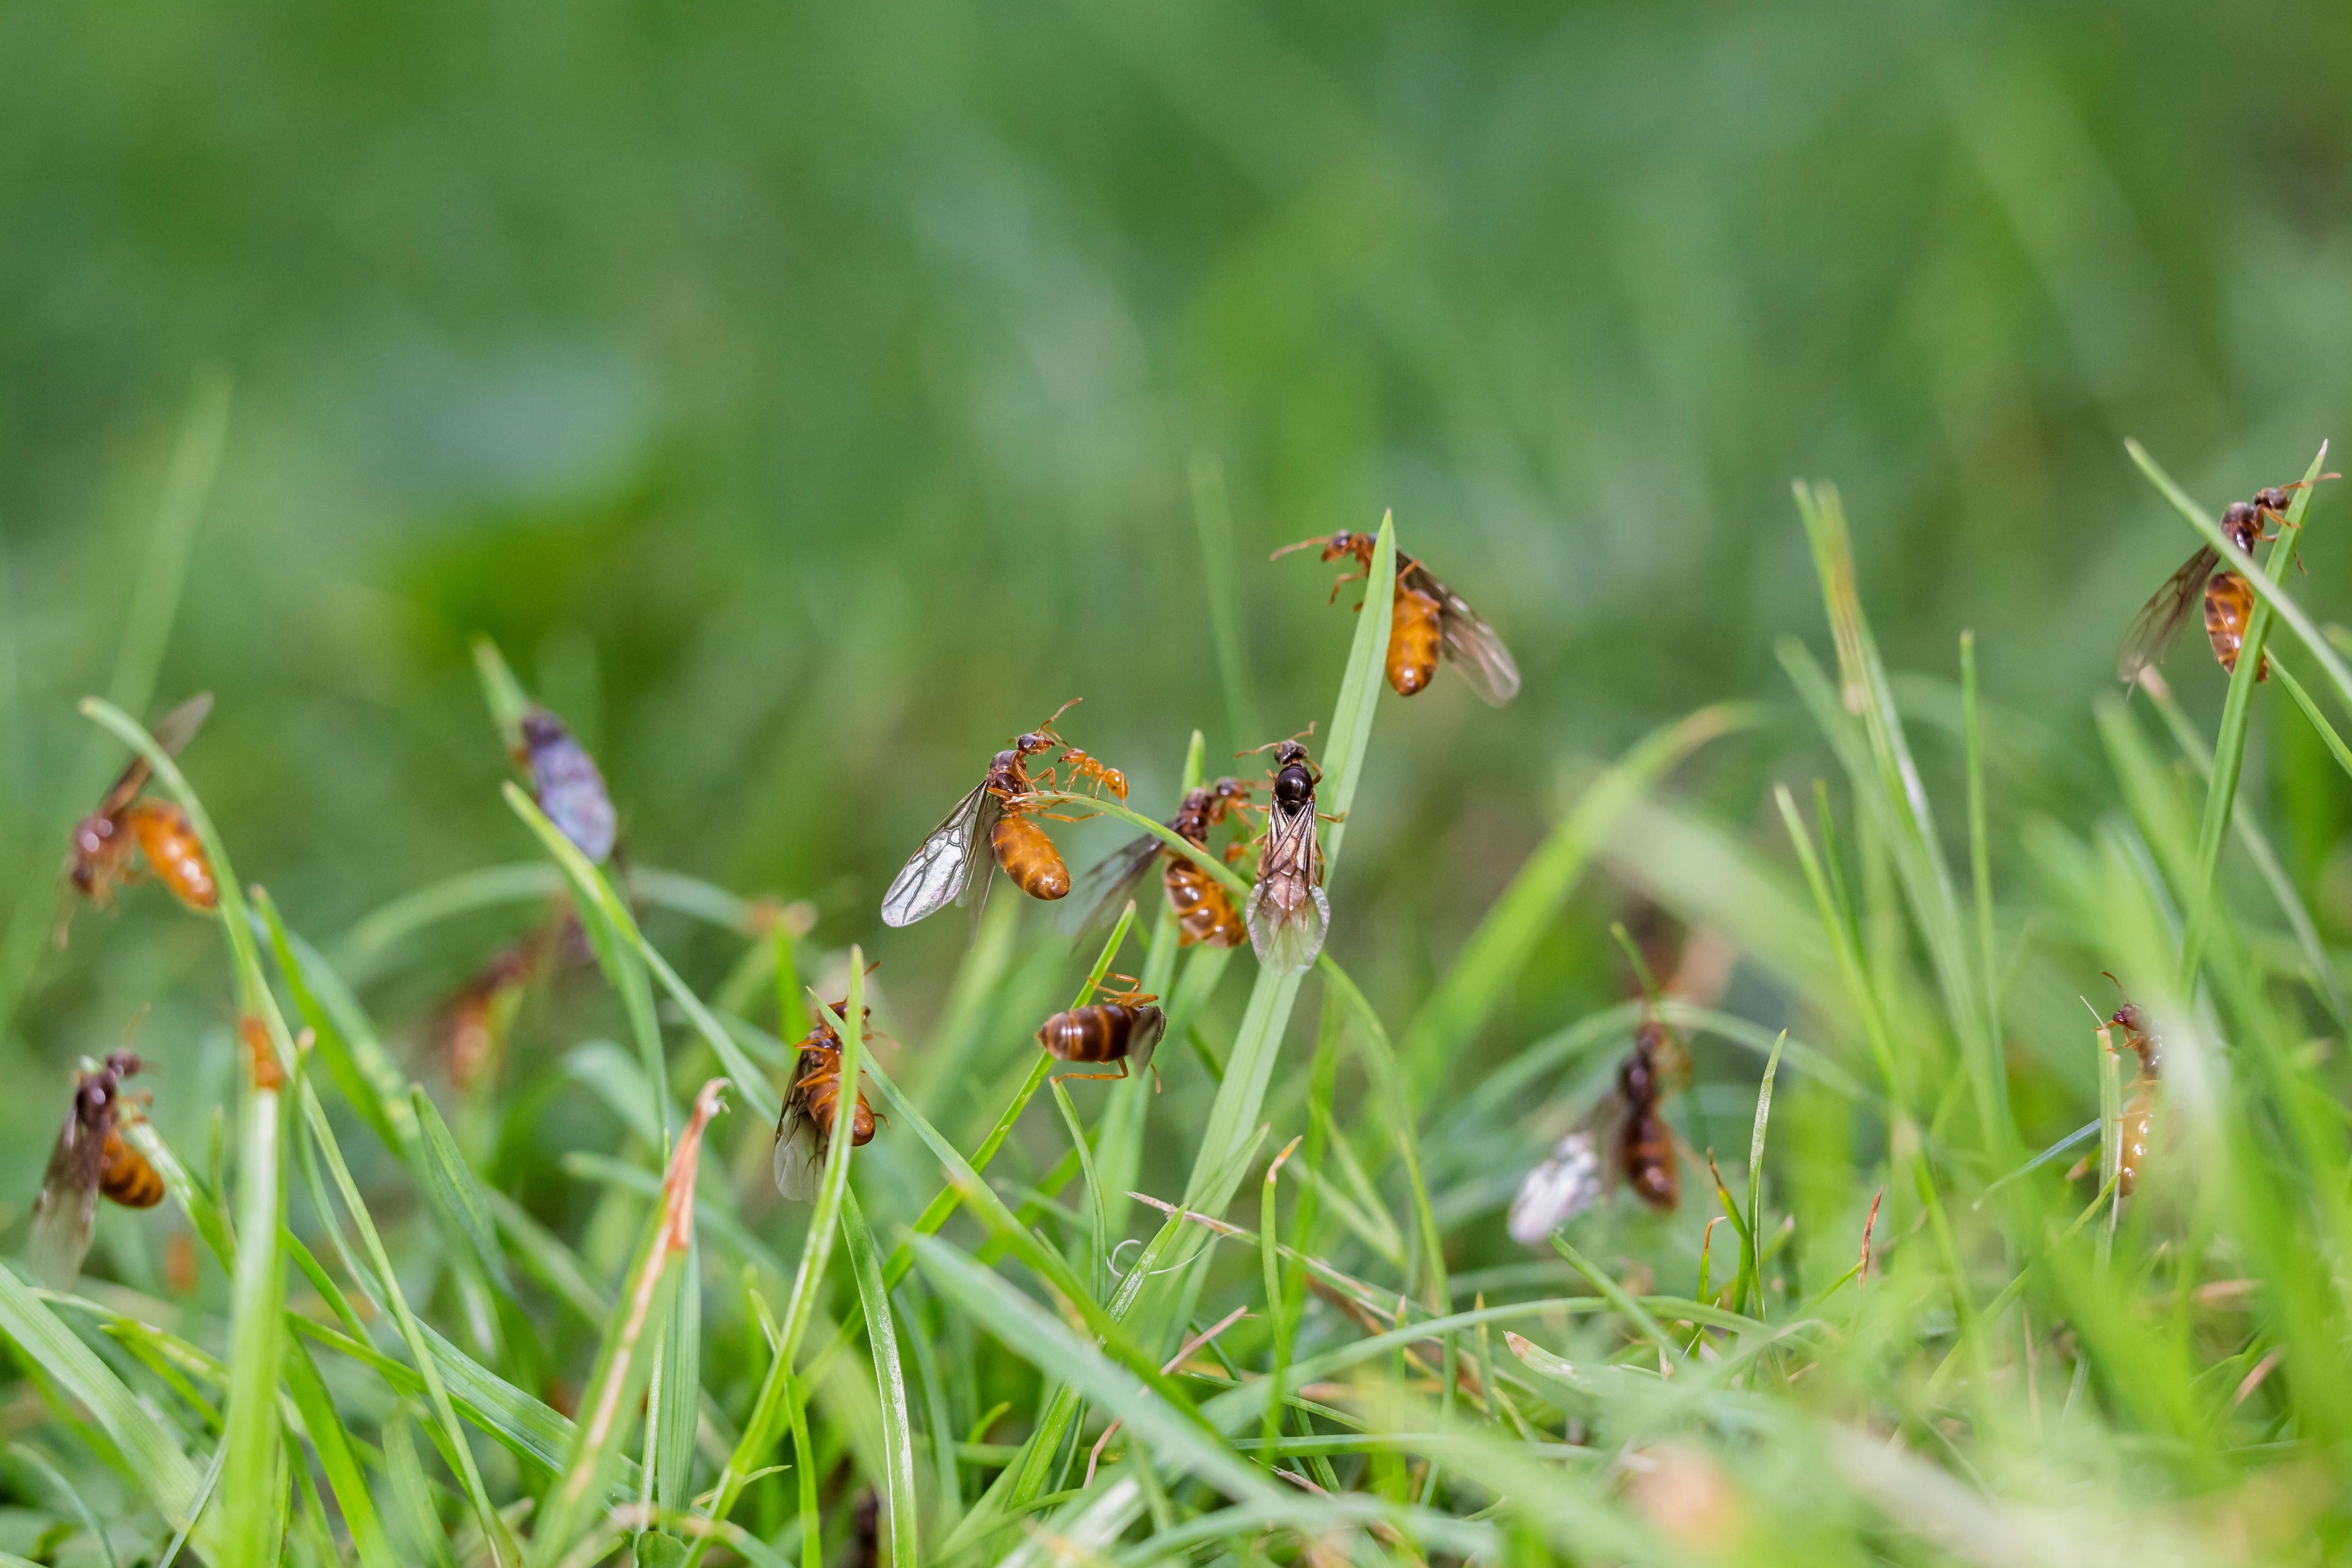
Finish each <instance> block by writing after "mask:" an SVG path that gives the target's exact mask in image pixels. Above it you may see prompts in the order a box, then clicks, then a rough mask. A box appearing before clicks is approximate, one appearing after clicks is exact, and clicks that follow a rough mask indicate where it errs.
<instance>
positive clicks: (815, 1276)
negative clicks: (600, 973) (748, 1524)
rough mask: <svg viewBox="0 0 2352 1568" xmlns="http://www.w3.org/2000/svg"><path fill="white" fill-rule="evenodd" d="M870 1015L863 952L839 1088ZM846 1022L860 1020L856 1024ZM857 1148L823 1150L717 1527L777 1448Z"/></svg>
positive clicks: (859, 1062)
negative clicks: (788, 1286)
mask: <svg viewBox="0 0 2352 1568" xmlns="http://www.w3.org/2000/svg"><path fill="white" fill-rule="evenodd" d="M865 1007H866V955H865V950H864V949H862V948H859V947H852V948H851V949H850V950H849V994H848V995H847V997H846V998H845V1000H844V1002H843V1005H842V1009H841V1012H840V1013H839V1014H838V1015H835V1018H834V1023H835V1028H836V1029H837V1030H839V1032H840V1035H841V1081H842V1083H843V1084H844V1086H848V1085H852V1084H855V1083H856V1082H857V1081H858V1079H859V1074H860V1073H861V1071H862V1070H863V1068H864V1064H865V1057H866V1030H865V1028H864V1027H863V1025H862V1019H863V1017H864V1015H865ZM849 1020H861V1022H859V1023H852V1022H849ZM852 1147H854V1144H853V1142H852V1141H851V1140H850V1139H847V1138H834V1139H831V1140H829V1141H828V1142H826V1145H825V1152H824V1174H823V1175H821V1176H820V1177H819V1178H818V1180H817V1190H816V1199H815V1202H814V1204H813V1205H811V1208H810V1214H809V1228H808V1235H807V1237H806V1238H805V1239H804V1240H803V1242H802V1244H801V1260H800V1266H799V1268H798V1269H797V1271H796V1272H795V1273H794V1274H793V1286H792V1293H791V1294H790V1295H789V1296H787V1297H786V1298H785V1300H784V1315H783V1320H782V1323H781V1324H780V1325H779V1327H778V1330H777V1338H776V1353H775V1359H774V1361H773V1362H772V1363H771V1365H770V1368H769V1374H768V1377H767V1379H766V1381H765V1382H764V1383H763V1384H761V1388H760V1393H759V1395H758V1397H757V1398H756V1399H755V1400H754V1402H753V1404H752V1407H751V1416H750V1418H749V1419H747V1420H746V1421H745V1422H744V1423H743V1436H742V1438H741V1440H740V1442H738V1443H737V1444H736V1446H735V1451H734V1452H733V1453H732V1454H731V1455H730V1456H729V1458H728V1460H727V1464H726V1466H725V1468H722V1469H721V1470H720V1472H719V1479H718V1482H717V1484H716V1485H715V1486H713V1487H712V1489H711V1492H710V1502H709V1506H708V1507H707V1508H705V1509H704V1510H703V1511H702V1516H701V1517H702V1518H704V1519H705V1520H708V1521H712V1522H714V1523H717V1522H723V1521H725V1520H726V1519H727V1517H728V1515H729V1514H730V1512H731V1511H732V1510H733V1509H734V1507H735V1500H736V1499H737V1498H739V1497H740V1496H741V1495H742V1490H743V1487H744V1484H745V1479H746V1478H747V1477H749V1476H750V1475H751V1472H752V1471H753V1470H755V1469H757V1468H759V1467H760V1466H761V1463H762V1462H764V1461H765V1459H766V1458H767V1455H768V1452H769V1450H770V1449H772V1447H775V1442H776V1438H777V1436H778V1435H779V1430H780V1428H781V1427H782V1424H783V1422H784V1421H785V1419H786V1418H787V1415H788V1412H787V1411H786V1410H785V1408H784V1394H785V1384H786V1382H787V1379H788V1377H789V1375H790V1374H791V1373H792V1372H793V1367H794V1365H795V1363H796V1362H797V1360H798V1358H799V1355H800V1347H801V1341H802V1340H803V1338H804V1337H805V1336H806V1335H807V1333H808V1330H809V1324H810V1321H812V1320H813V1319H814V1316H815V1312H816V1298H817V1292H818V1291H819V1290H821V1289H823V1288H824V1271H825V1266H826V1264H827V1263H829V1262H830V1261H831V1260H832V1258H833V1244H834V1238H835V1235H836V1234H837V1233H838V1230H839V1228H840V1217H841V1209H842V1204H843V1202H844V1200H845V1197H846V1195H847V1194H848V1191H849V1153H850V1150H851V1149H852ZM709 1539H710V1538H709V1536H708V1535H707V1534H706V1535H698V1537H697V1538H696V1540H695V1542H694V1543H693V1545H692V1546H690V1547H689V1548H688V1552H687V1563H688V1565H689V1568H690V1565H691V1564H693V1563H698V1562H700V1561H701V1560H702V1553H703V1552H704V1551H705V1550H706V1549H707V1546H708V1542H709Z"/></svg>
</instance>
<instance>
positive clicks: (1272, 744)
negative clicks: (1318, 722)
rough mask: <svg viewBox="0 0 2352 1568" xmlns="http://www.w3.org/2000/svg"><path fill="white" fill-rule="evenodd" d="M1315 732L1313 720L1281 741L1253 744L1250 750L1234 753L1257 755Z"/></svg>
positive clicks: (1240, 755)
mask: <svg viewBox="0 0 2352 1568" xmlns="http://www.w3.org/2000/svg"><path fill="white" fill-rule="evenodd" d="M1313 733H1315V725H1314V723H1313V721H1308V723H1307V728H1305V729H1304V730H1301V731H1298V733H1297V734H1296V735H1286V736H1284V737H1283V738H1282V740H1280V741H1268V742H1266V743H1265V745H1263V746H1252V747H1251V748H1250V749H1249V750H1248V751H1246V752H1234V756H1236V757H1255V756H1256V755H1257V754H1258V753H1260V752H1270V751H1272V750H1274V749H1275V748H1276V746H1279V745H1282V744H1283V743H1284V742H1288V741H1303V740H1305V739H1307V736H1309V735H1312V734H1313Z"/></svg>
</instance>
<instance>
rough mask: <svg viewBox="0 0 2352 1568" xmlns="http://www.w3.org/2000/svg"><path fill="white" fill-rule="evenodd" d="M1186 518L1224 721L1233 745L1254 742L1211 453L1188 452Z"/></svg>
mask: <svg viewBox="0 0 2352 1568" xmlns="http://www.w3.org/2000/svg"><path fill="white" fill-rule="evenodd" d="M1191 478H1192V521H1193V524H1194V526H1195V527H1196V528H1197V529H1198V530H1199V531H1200V535H1201V589H1202V593H1203V594H1204V595H1207V597H1208V601H1209V632H1210V636H1211V637H1212V638H1213V640H1214V641H1215V643H1216V645H1217V675H1218V678H1219V679H1220V680H1221V681H1222V682H1223V686H1224V689H1225V721H1226V722H1227V723H1229V724H1231V725H1232V726H1233V734H1234V743H1235V744H1236V745H1249V744H1252V743H1254V742H1255V741H1256V740H1257V739H1258V737H1259V736H1260V735H1261V734H1262V733H1263V731H1260V730H1259V728H1258V722H1257V688H1256V687H1255V684H1253V683H1252V681H1251V680H1250V668H1249V645H1248V644H1247V643H1246V642H1244V640H1243V638H1242V616H1241V591H1240V590H1239V589H1238V588H1237V587H1236V586H1235V585H1234V514H1233V509H1232V508H1231V507H1230V506H1229V505H1228V504H1227V502H1226V497H1225V468H1224V465H1223V463H1220V462H1219V461H1218V460H1217V455H1216V454H1215V453H1213V452H1211V451H1207V450H1202V451H1198V452H1195V453H1193V454H1192V469H1191Z"/></svg>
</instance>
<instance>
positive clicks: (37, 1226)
mask: <svg viewBox="0 0 2352 1568" xmlns="http://www.w3.org/2000/svg"><path fill="white" fill-rule="evenodd" d="M112 1126H113V1116H112V1112H111V1110H110V1107H108V1105H107V1101H104V1100H101V1101H100V1106H99V1107H90V1106H89V1105H88V1104H87V1103H86V1101H85V1100H84V1098H83V1097H81V1096H80V1095H79V1092H77V1096H76V1099H75V1101H74V1109H73V1110H71V1111H69V1112H68V1113H67V1116H66V1124H65V1126H64V1127H63V1128H62V1129H61V1130H59V1131H58V1141H57V1144H56V1146H55V1147H54V1148H52V1149H51V1150H50V1151H49V1166H48V1170H47V1173H45V1174H44V1175H43V1176H42V1178H41V1192H40V1195H39V1196H38V1197H37V1198H35V1199H34V1200H33V1229H32V1235H31V1237H30V1238H29V1239H28V1241H27V1243H26V1252H27V1254H28V1255H29V1256H30V1258H31V1260H32V1265H33V1277H34V1279H37V1280H38V1281H39V1282H40V1283H41V1284H43V1285H46V1286H47V1287H48V1288H49V1289H52V1290H69V1289H72V1288H73V1283H74V1281H75V1280H76V1279H79V1278H80V1276H81V1260H82V1259H83V1258H86V1257H88V1256H89V1230H90V1225H91V1223H92V1222H93V1221H94V1220H95V1219H96V1218H97V1217H98V1178H99V1172H100V1165H101V1163H102V1162H103V1160H104V1158H105V1153H106V1136H107V1133H108V1132H109V1131H111V1130H112Z"/></svg>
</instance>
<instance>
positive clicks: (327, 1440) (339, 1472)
mask: <svg viewBox="0 0 2352 1568" xmlns="http://www.w3.org/2000/svg"><path fill="white" fill-rule="evenodd" d="M286 1393H287V1396H288V1397H289V1398H290V1399H291V1400H292V1401H293V1402H294V1408H295V1409H296V1410H298V1411H299V1412H300V1413H301V1416H302V1426H303V1428H304V1429H305V1430H306V1431H308V1432H309V1433H310V1446H311V1447H313V1448H315V1449H317V1450H318V1454H319V1468H320V1469H322V1470H324V1471H325V1472H326V1475H327V1484H328V1486H329V1487H331V1488H332V1489H333V1490H334V1494H335V1510H336V1511H337V1512H338V1513H340V1514H341V1516H342V1520H343V1526H344V1528H345V1529H347V1530H348V1531H351V1537H352V1549H353V1550H354V1551H356V1552H358V1553H359V1559H360V1563H361V1564H362V1568H400V1559H399V1558H398V1557H397V1556H395V1555H394V1552H393V1550H392V1542H391V1541H390V1540H389V1539H388V1538H387V1537H386V1536H385V1535H384V1532H383V1520H381V1519H380V1518H378V1517H377V1515H376V1510H375V1499H374V1498H373V1496H371V1495H370V1493H369V1491H368V1485H367V1476H366V1474H365V1473H364V1472H363V1471H362V1470H361V1468H360V1465H359V1460H358V1459H357V1458H355V1457H354V1456H353V1454H352V1445H351V1439H350V1438H349V1437H348V1436H346V1435H345V1433H344V1430H343V1425H344V1416H343V1415H342V1413H341V1411H339V1410H337V1409H336V1408H335V1402H334V1399H333V1396H332V1395H331V1394H328V1392H327V1385H326V1384H325V1382H324V1381H323V1380H321V1379H320V1376H319V1369H318V1367H317V1366H316V1365H315V1364H313V1363H312V1362H311V1360H310V1352H309V1351H307V1350H305V1349H303V1348H302V1345H301V1343H300V1342H299V1341H289V1342H288V1343H287V1346H286Z"/></svg>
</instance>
